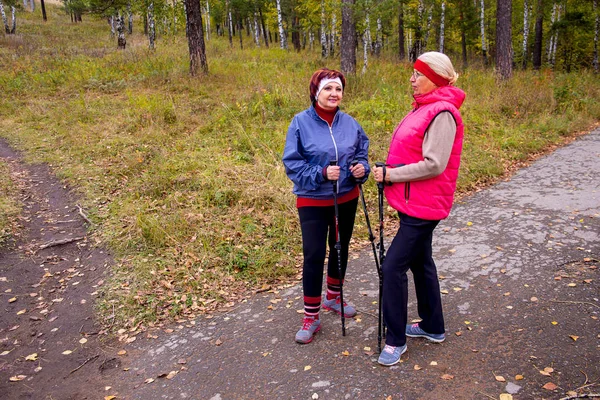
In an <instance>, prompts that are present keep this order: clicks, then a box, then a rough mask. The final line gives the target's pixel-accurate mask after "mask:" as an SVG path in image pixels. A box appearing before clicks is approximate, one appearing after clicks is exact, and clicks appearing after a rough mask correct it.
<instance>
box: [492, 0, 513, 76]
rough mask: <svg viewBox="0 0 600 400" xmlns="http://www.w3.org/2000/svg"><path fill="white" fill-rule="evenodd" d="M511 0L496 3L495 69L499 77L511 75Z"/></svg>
mask: <svg viewBox="0 0 600 400" xmlns="http://www.w3.org/2000/svg"><path fill="white" fill-rule="evenodd" d="M511 24H512V0H497V3H496V71H497V73H498V76H499V77H500V79H502V80H505V79H508V78H510V77H511V76H512V25H511Z"/></svg>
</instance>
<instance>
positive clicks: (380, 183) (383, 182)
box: [375, 162, 386, 190]
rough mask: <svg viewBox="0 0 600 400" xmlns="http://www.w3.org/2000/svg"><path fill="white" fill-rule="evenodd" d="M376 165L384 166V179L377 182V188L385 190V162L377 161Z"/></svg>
mask: <svg viewBox="0 0 600 400" xmlns="http://www.w3.org/2000/svg"><path fill="white" fill-rule="evenodd" d="M375 166H376V167H379V168H383V180H382V181H381V182H377V188H378V189H379V190H383V185H384V184H385V174H386V168H385V163H382V162H376V163H375Z"/></svg>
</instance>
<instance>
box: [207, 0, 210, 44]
mask: <svg viewBox="0 0 600 400" xmlns="http://www.w3.org/2000/svg"><path fill="white" fill-rule="evenodd" d="M209 40H210V4H208V0H206V41H209Z"/></svg>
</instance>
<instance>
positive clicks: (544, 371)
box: [540, 367, 554, 376]
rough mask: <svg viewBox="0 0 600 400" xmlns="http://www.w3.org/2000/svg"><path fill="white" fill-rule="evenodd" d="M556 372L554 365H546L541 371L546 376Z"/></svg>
mask: <svg viewBox="0 0 600 400" xmlns="http://www.w3.org/2000/svg"><path fill="white" fill-rule="evenodd" d="M552 372H554V368H552V367H546V368H544V370H543V371H540V374H542V375H545V376H550V374H551V373H552Z"/></svg>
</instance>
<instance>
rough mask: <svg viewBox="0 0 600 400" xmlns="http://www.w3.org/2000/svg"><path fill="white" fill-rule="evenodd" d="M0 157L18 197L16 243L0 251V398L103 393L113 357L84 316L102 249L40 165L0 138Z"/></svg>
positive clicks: (98, 279) (100, 269) (101, 266)
mask: <svg viewBox="0 0 600 400" xmlns="http://www.w3.org/2000/svg"><path fill="white" fill-rule="evenodd" d="M0 157H2V158H3V159H4V160H5V161H7V162H8V163H9V165H10V166H11V170H12V171H13V174H14V176H15V177H16V178H17V180H18V182H19V183H20V185H21V201H22V202H23V204H24V210H23V213H22V216H21V219H20V224H21V225H22V230H21V234H20V236H19V238H18V239H17V242H16V243H13V244H11V245H10V246H9V248H3V249H1V250H0V304H1V305H2V312H1V313H0V393H1V395H0V397H2V398H3V399H98V398H103V395H105V390H104V386H105V385H106V383H105V380H106V379H108V376H109V375H110V373H111V372H114V371H113V369H114V368H115V367H118V366H119V364H120V362H119V360H118V359H117V358H115V353H116V351H115V350H114V349H113V348H112V346H111V343H110V342H106V343H102V342H101V341H102V338H104V337H105V336H104V335H103V334H102V332H100V329H101V328H100V326H99V325H98V324H97V323H96V321H95V320H94V319H93V317H92V316H93V315H94V310H93V307H94V303H95V300H96V297H97V296H98V292H97V290H98V288H99V286H101V284H102V281H103V279H104V273H105V271H106V270H107V265H108V264H110V263H111V262H112V260H111V258H110V255H109V254H107V252H106V251H104V250H103V249H101V248H98V247H95V246H94V245H93V243H92V242H91V241H90V238H89V237H88V236H87V229H86V222H85V220H84V218H83V217H82V216H81V215H80V214H79V209H78V208H77V206H76V200H75V197H74V196H73V195H72V194H71V193H70V191H69V189H68V188H66V187H64V186H63V184H62V183H60V182H59V181H58V180H57V179H56V178H55V177H54V175H53V174H52V172H51V171H50V170H49V168H48V167H47V166H45V165H28V164H25V163H23V162H22V161H21V158H20V156H19V155H18V154H17V153H16V152H14V151H13V150H12V149H11V148H10V147H9V146H8V145H7V143H6V142H4V141H3V140H0ZM62 241H69V242H68V243H65V244H58V243H60V242H62ZM44 247H45V248H44ZM69 352H70V353H69ZM101 394H102V395H101Z"/></svg>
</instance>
